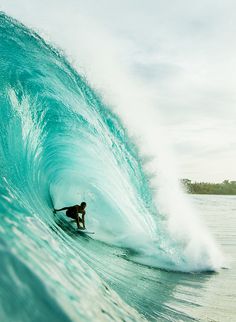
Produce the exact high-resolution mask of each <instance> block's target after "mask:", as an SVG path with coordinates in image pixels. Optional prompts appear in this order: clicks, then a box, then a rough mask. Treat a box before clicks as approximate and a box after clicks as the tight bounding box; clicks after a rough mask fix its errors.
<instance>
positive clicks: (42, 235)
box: [0, 13, 236, 322]
mask: <svg viewBox="0 0 236 322" xmlns="http://www.w3.org/2000/svg"><path fill="white" fill-rule="evenodd" d="M0 107H1V110H0V122H1V127H0V172H1V173H0V178H1V181H0V215H1V225H0V252H1V261H0V321H1V322H8V321H21V322H27V321H30V322H32V321H40V322H41V321H57V322H58V321H112V320H113V321H143V320H144V321H145V320H148V321H234V320H235V319H236V317H235V308H234V304H235V296H236V291H235V289H236V281H235V259H234V257H235V251H236V249H235V247H236V246H235V227H236V221H235V210H236V198H235V197H227V196H185V195H184V194H183V193H182V192H181V190H180V188H178V187H177V188H176V189H174V187H172V186H171V187H170V188H171V189H172V188H173V190H174V191H176V198H174V199H173V198H169V196H168V195H166V198H165V199H166V200H165V207H163V205H162V207H161V206H160V205H159V203H158V200H160V199H158V197H157V196H158V194H159V193H160V191H161V189H162V188H163V187H161V184H160V185H158V184H157V186H155V187H153V185H152V184H151V179H152V178H151V177H152V176H153V174H152V173H150V172H148V171H147V170H146V169H147V167H146V162H147V158H146V159H145V158H144V157H143V156H142V154H141V153H140V149H139V147H138V145H137V143H136V141H135V140H134V139H133V138H132V136H130V135H129V129H128V128H127V126H125V125H124V124H123V121H122V120H121V118H120V117H119V113H114V111H113V109H112V108H110V107H109V106H108V105H107V104H105V103H104V101H103V97H102V93H99V92H97V91H95V90H94V89H93V88H92V87H91V86H90V84H89V83H88V81H87V80H86V76H83V77H82V76H81V75H80V74H79V73H78V71H77V70H75V69H74V68H73V67H72V66H71V65H70V63H69V62H68V60H67V59H66V57H65V56H64V55H63V53H62V52H60V51H59V50H58V49H56V48H55V47H53V46H52V45H50V44H49V43H47V42H45V40H44V39H43V38H42V37H40V36H39V35H37V34H36V33H35V32H34V31H32V30H31V29H29V28H27V27H26V26H24V25H22V24H21V23H19V22H17V21H15V20H14V19H12V18H10V17H8V16H6V15H5V14H4V13H0ZM127 108H128V107H127ZM165 171H166V172H168V170H167V169H165V167H164V168H163V172H165ZM156 177H157V182H158V173H157V174H156ZM167 185H168V182H167ZM162 191H163V189H162ZM164 191H168V189H167V190H165V189H164ZM169 200H171V201H169ZM173 200H175V203H173V202H172V201H173ZM81 201H86V202H87V204H88V208H87V215H86V225H87V227H88V229H89V230H92V231H94V232H95V234H94V235H81V234H78V232H77V230H76V225H75V223H74V222H71V221H69V220H68V218H67V217H66V216H65V215H64V214H63V213H57V214H55V215H54V214H53V212H52V209H53V207H54V206H55V207H56V208H59V207H64V206H67V205H73V204H76V203H80V202H81ZM185 203H186V204H189V207H187V208H186V207H185V206H184V207H182V205H183V204H185ZM182 209H184V210H185V211H183V212H182ZM176 210H177V211H176ZM195 210H196V214H195Z"/></svg>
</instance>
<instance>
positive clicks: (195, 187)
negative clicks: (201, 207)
mask: <svg viewBox="0 0 236 322" xmlns="http://www.w3.org/2000/svg"><path fill="white" fill-rule="evenodd" d="M181 183H182V185H183V187H184V189H185V191H186V192H187V193H190V194H199V195H223V196H224V195H228V196H235V195H236V181H229V180H224V181H223V182H222V183H209V182H192V181H191V180H189V179H181Z"/></svg>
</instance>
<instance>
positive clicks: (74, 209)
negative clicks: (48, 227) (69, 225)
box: [66, 206, 82, 222]
mask: <svg viewBox="0 0 236 322" xmlns="http://www.w3.org/2000/svg"><path fill="white" fill-rule="evenodd" d="M66 215H67V217H70V218H72V219H76V218H77V217H78V218H79V222H82V219H81V218H80V217H79V214H78V211H77V206H72V207H70V208H69V209H67V211H66Z"/></svg>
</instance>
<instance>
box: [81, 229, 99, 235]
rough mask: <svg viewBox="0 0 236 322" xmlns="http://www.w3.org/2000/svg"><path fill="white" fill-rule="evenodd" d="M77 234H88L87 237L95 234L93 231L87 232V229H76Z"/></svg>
mask: <svg viewBox="0 0 236 322" xmlns="http://www.w3.org/2000/svg"><path fill="white" fill-rule="evenodd" d="M78 233H79V234H89V235H92V234H95V232H94V231H89V230H87V229H78Z"/></svg>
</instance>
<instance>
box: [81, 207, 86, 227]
mask: <svg viewBox="0 0 236 322" xmlns="http://www.w3.org/2000/svg"><path fill="white" fill-rule="evenodd" d="M85 214H86V212H85V211H84V212H83V213H82V224H83V227H84V229H85V223H84V217H85Z"/></svg>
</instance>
